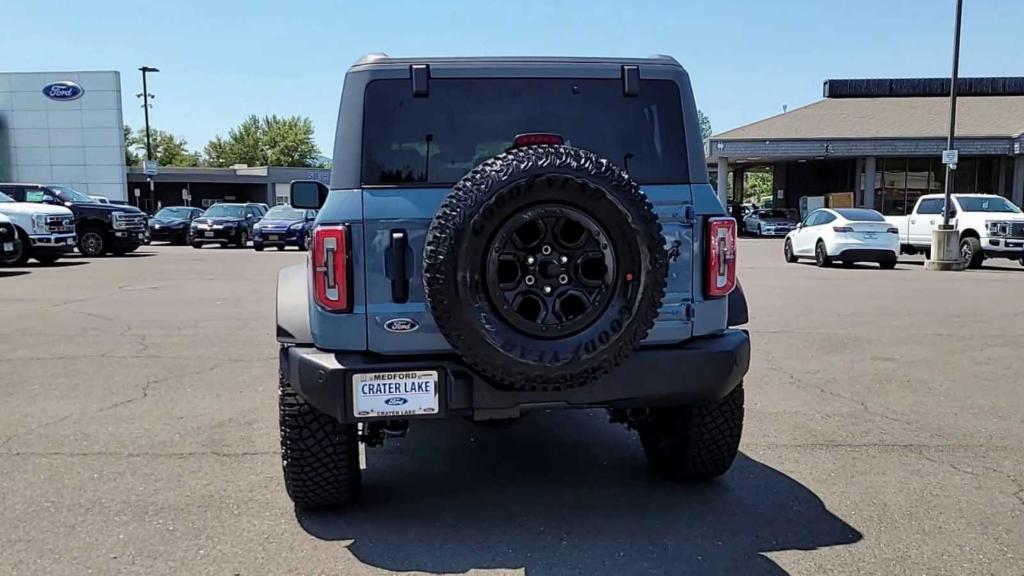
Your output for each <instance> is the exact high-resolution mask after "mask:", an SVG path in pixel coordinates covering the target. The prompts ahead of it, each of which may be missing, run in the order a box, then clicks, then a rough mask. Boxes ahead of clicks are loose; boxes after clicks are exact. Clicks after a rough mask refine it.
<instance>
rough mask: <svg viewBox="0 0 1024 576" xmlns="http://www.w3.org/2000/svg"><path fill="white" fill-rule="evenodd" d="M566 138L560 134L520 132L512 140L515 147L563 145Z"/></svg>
mask: <svg viewBox="0 0 1024 576" xmlns="http://www.w3.org/2000/svg"><path fill="white" fill-rule="evenodd" d="M563 142H565V139H564V138H562V137H561V136H559V135H558V134H543V133H533V134H520V135H518V136H516V138H515V140H513V141H512V147H513V148H522V147H523V146H561V145H562V143H563Z"/></svg>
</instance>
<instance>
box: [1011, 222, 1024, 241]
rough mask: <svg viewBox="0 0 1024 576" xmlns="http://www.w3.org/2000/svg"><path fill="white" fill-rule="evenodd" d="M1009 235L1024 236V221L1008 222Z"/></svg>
mask: <svg viewBox="0 0 1024 576" xmlns="http://www.w3.org/2000/svg"><path fill="white" fill-rule="evenodd" d="M1010 237H1011V238H1024V222H1011V223H1010Z"/></svg>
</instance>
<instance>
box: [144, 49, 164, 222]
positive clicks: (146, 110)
mask: <svg viewBox="0 0 1024 576" xmlns="http://www.w3.org/2000/svg"><path fill="white" fill-rule="evenodd" d="M139 71H140V72H142V94H139V96H142V110H143V114H144V115H145V118H146V160H152V159H153V144H152V141H151V140H150V138H149V99H150V98H151V97H153V95H152V94H150V93H149V86H148V85H147V84H146V74H147V73H149V72H159V71H160V69H159V68H153V67H151V66H143V67H141V68H139ZM146 181H147V182H148V183H149V204H150V206H152V204H153V178H152V177H151V176H149V175H147V176H146Z"/></svg>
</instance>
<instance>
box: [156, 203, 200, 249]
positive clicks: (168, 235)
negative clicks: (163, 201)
mask: <svg viewBox="0 0 1024 576" xmlns="http://www.w3.org/2000/svg"><path fill="white" fill-rule="evenodd" d="M202 214H203V209H202V208H196V207H194V206H167V207H165V208H161V209H160V211H159V212H157V213H156V214H155V215H154V216H153V217H152V218H150V220H149V238H150V240H152V241H154V242H171V243H172V244H188V243H189V241H190V240H191V236H190V234H189V229H190V226H191V225H192V221H193V220H195V219H196V218H198V217H199V216H202Z"/></svg>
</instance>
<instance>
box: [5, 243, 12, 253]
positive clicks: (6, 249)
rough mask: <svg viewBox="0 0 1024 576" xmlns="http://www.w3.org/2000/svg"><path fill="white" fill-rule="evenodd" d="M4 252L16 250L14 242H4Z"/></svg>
mask: <svg viewBox="0 0 1024 576" xmlns="http://www.w3.org/2000/svg"><path fill="white" fill-rule="evenodd" d="M4 252H14V242H4Z"/></svg>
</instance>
